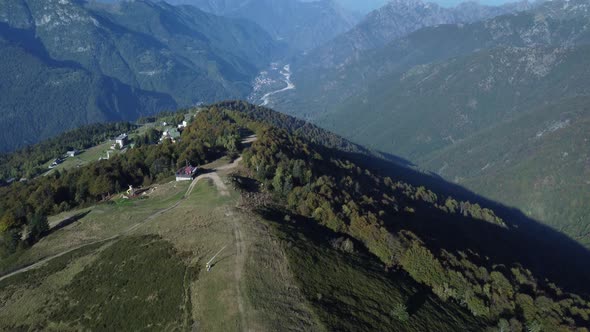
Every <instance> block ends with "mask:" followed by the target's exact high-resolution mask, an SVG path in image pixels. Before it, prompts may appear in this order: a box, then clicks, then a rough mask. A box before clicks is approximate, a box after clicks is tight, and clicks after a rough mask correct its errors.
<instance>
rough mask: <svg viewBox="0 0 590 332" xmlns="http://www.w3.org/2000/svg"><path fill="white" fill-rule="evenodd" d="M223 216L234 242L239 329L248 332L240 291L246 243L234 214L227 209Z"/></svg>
mask: <svg viewBox="0 0 590 332" xmlns="http://www.w3.org/2000/svg"><path fill="white" fill-rule="evenodd" d="M225 216H226V217H227V218H228V219H227V220H228V221H229V222H230V224H231V226H232V227H233V232H234V241H235V244H236V255H235V257H236V259H235V264H234V266H235V270H234V277H235V280H236V285H235V287H236V300H237V302H238V311H239V313H240V327H241V330H242V331H249V330H250V329H249V328H248V327H249V324H248V319H247V316H246V309H245V306H244V298H243V296H242V289H241V286H240V281H241V280H242V273H243V271H244V266H245V264H246V242H245V241H244V235H243V233H242V225H241V224H240V223H239V222H238V221H237V220H236V218H234V213H233V212H232V211H231V210H230V209H227V210H226V213H225Z"/></svg>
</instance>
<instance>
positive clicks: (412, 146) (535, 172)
mask: <svg viewBox="0 0 590 332" xmlns="http://www.w3.org/2000/svg"><path fill="white" fill-rule="evenodd" d="M589 6H590V5H589V4H588V2H587V1H584V0H580V1H567V2H564V1H552V2H546V3H542V4H537V5H536V6H535V7H534V8H531V9H529V10H527V11H523V12H519V13H515V14H510V15H503V16H498V17H495V18H492V19H488V20H485V21H481V22H474V23H471V24H450V25H440V26H433V27H427V28H423V29H420V30H418V31H415V32H413V33H411V34H409V35H408V36H406V37H404V38H400V39H397V40H395V41H393V42H391V43H389V44H388V45H386V46H385V47H382V48H379V49H376V50H373V51H365V52H360V53H359V55H358V57H353V59H352V60H351V61H350V62H347V63H344V64H342V65H341V66H336V67H334V68H332V69H324V70H319V72H318V70H315V69H314V70H315V72H316V74H311V71H310V72H307V73H306V74H305V75H298V74H297V72H295V74H294V84H295V85H296V86H297V89H296V90H291V91H288V92H286V93H284V94H282V95H279V96H276V98H275V100H274V102H275V103H274V105H281V106H279V109H282V110H284V111H287V112H290V113H292V114H297V115H298V116H300V117H304V118H309V119H311V120H312V121H313V122H314V123H316V124H318V125H320V126H321V127H324V128H327V129H329V130H332V131H334V132H336V133H338V134H341V135H343V136H344V137H346V138H348V139H350V140H352V141H355V142H358V143H360V144H363V145H365V146H367V147H370V148H372V149H375V150H381V151H384V152H386V153H391V154H394V155H399V156H401V157H403V158H407V159H409V160H411V161H412V162H414V163H416V164H418V165H420V166H422V167H426V168H427V169H429V170H430V171H433V172H437V173H439V174H440V175H442V176H444V177H445V178H447V179H448V180H450V181H454V182H456V183H459V184H461V185H466V186H467V187H468V188H469V189H471V190H474V191H475V192H477V193H481V194H484V195H486V196H488V197H490V198H492V199H495V200H498V201H500V202H502V203H503V204H506V205H509V206H514V207H516V208H519V209H521V210H523V211H524V212H525V213H526V214H527V215H528V216H530V217H532V218H534V219H537V220H540V221H542V222H543V223H545V224H548V225H550V226H551V227H553V228H554V229H557V230H559V231H562V232H564V233H565V234H567V235H569V236H571V237H573V238H575V239H577V240H578V241H580V242H581V243H584V244H586V245H588V243H589V242H588V241H589V238H588V234H589V233H588V231H589V228H588V227H590V219H588V211H587V209H586V206H588V202H589V197H588V195H587V193H588V187H587V184H586V178H587V176H588V171H587V164H588V158H587V153H586V151H585V148H583V146H584V144H585V142H586V141H585V140H586V138H587V137H586V135H585V134H582V133H584V132H585V131H587V125H586V122H585V120H584V119H585V118H586V113H587V112H586V107H585V106H584V102H583V100H585V98H586V97H587V96H588V95H589V93H590V91H589V90H588V88H587V87H588V84H587V83H588V82H589V81H590V73H589V72H588V63H587V62H588V60H587V59H588V57H587V54H588V52H589V48H588V42H589V41H590V39H589V37H588V36H589V33H590V32H589V30H588V25H587V22H588V9H589V8H590V7H589ZM326 68H328V67H326ZM301 70H303V71H305V68H302V69H301ZM298 77H300V78H299V79H298ZM537 135H539V136H537ZM573 156H575V157H573Z"/></svg>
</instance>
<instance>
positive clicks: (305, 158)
mask: <svg viewBox="0 0 590 332" xmlns="http://www.w3.org/2000/svg"><path fill="white" fill-rule="evenodd" d="M171 116H172V118H170V117H171ZM165 117H167V119H168V120H171V121H175V119H176V117H177V116H175V115H173V114H164V115H162V118H155V119H147V120H145V121H146V122H154V121H162V119H164V118H165ZM178 119H180V117H179V116H178ZM178 119H176V121H177V120H178ZM252 132H254V133H256V135H257V137H258V140H257V141H256V142H254V143H253V144H252V146H250V147H248V148H247V149H245V150H244V151H243V158H244V163H245V166H246V167H247V169H248V170H249V174H250V176H251V177H252V178H254V179H255V180H256V181H258V182H259V183H260V184H262V186H261V188H264V189H263V190H265V191H268V192H270V193H271V194H272V196H273V197H274V202H275V204H276V206H277V207H278V208H280V209H284V211H285V212H286V213H288V214H292V215H294V216H299V217H301V218H304V219H307V220H312V221H314V222H317V223H318V224H321V225H323V226H325V227H327V228H328V229H329V230H331V232H333V233H334V234H336V235H338V236H345V237H346V238H349V239H353V240H354V241H358V242H359V243H362V245H364V247H366V249H367V250H368V251H369V252H370V253H371V254H372V255H374V257H375V258H376V259H378V260H379V261H380V262H381V264H382V266H383V269H384V270H385V271H390V272H391V273H394V272H400V271H401V272H402V273H404V274H406V275H408V276H409V277H411V278H412V279H414V280H415V281H416V282H418V283H420V284H422V285H425V286H427V287H428V288H429V289H430V291H431V292H432V293H433V294H435V295H436V296H437V297H439V298H440V299H441V300H443V301H453V302H454V303H457V304H459V305H461V306H463V307H464V308H465V309H466V310H467V311H468V312H469V313H470V314H471V315H473V316H474V317H477V318H478V319H480V320H482V321H484V322H485V323H486V325H487V326H490V328H492V329H491V330H494V331H497V330H501V331H524V330H526V331H570V330H572V329H575V328H577V327H584V326H589V325H590V302H588V297H587V290H588V288H587V285H585V282H584V280H587V279H584V278H585V277H584V276H588V275H589V274H588V273H587V272H588V271H587V270H575V271H571V274H572V275H573V277H572V278H569V277H568V275H567V274H564V273H563V272H562V271H559V270H556V269H552V268H551V267H552V266H554V265H552V264H560V265H561V266H566V265H565V264H569V262H570V260H572V259H577V257H573V256H572V257H570V258H569V259H568V258H567V257H565V256H563V255H561V254H560V253H553V254H552V253H550V252H549V251H552V250H553V249H552V247H549V246H546V242H543V240H541V239H538V238H537V235H536V233H529V230H530V229H531V228H528V226H527V225H525V224H521V225H519V227H516V226H515V224H514V221H513V220H508V219H506V218H505V217H500V216H499V215H498V214H497V213H496V212H495V211H494V210H493V209H491V208H489V207H486V206H483V205H480V204H479V203H473V202H470V201H467V200H462V199H457V198H454V197H453V196H451V195H449V194H448V193H446V192H441V191H439V190H436V191H434V190H431V189H429V188H428V187H426V186H423V185H413V184H412V183H409V182H406V181H405V180H403V179H401V178H396V177H392V176H384V175H381V174H379V173H378V172H375V171H373V170H371V169H370V168H367V167H365V166H362V165H360V164H358V163H355V162H354V161H351V160H350V159H349V158H348V157H347V156H348V155H349V154H348V153H350V152H351V151H357V152H362V153H370V152H369V151H368V150H363V149H362V148H357V147H356V146H354V145H353V144H351V143H348V142H347V141H345V140H342V139H339V138H338V137H337V136H335V135H332V134H329V133H327V132H325V131H322V130H320V129H318V128H316V127H313V126H306V125H304V124H303V123H301V122H298V120H295V119H293V118H290V117H286V116H284V115H279V114H278V113H274V112H272V111H270V110H268V109H264V108H257V107H252V106H251V105H248V104H243V103H239V102H228V103H224V104H217V105H213V106H210V107H207V108H203V109H201V110H200V111H199V112H197V115H196V116H195V117H194V119H193V120H192V122H191V123H190V124H189V126H188V127H187V128H186V129H185V130H184V131H183V132H182V136H181V140H180V141H179V142H177V143H176V144H172V143H171V142H169V141H164V142H163V143H162V144H153V143H154V140H153V138H150V137H148V136H154V135H153V133H151V132H150V131H148V132H147V133H145V134H144V135H145V137H139V138H137V141H138V142H142V143H141V144H137V145H136V147H135V148H133V149H129V150H128V151H127V152H126V153H124V154H120V155H117V156H115V157H113V158H111V159H109V160H102V161H99V162H95V163H93V164H90V165H88V166H84V167H81V168H78V169H73V170H68V171H63V172H56V173H55V174H52V175H49V176H44V177H38V178H36V179H33V180H31V181H28V182H23V183H20V182H19V183H14V184H12V185H10V186H5V187H2V188H0V232H2V239H1V240H0V242H1V243H0V247H1V250H0V255H1V256H3V257H6V256H8V255H11V254H12V253H14V252H16V251H19V250H26V248H27V246H29V245H31V244H33V243H34V242H35V241H36V240H38V239H39V238H40V237H42V236H43V235H44V233H45V232H46V231H47V229H48V228H47V224H46V217H47V216H49V215H52V214H55V213H58V212H61V211H66V210H69V209H73V208H77V207H83V206H89V205H92V204H96V203H99V202H103V203H104V204H108V202H109V198H111V197H112V195H113V194H116V193H119V192H121V191H122V190H124V189H126V188H127V186H128V185H133V186H148V185H150V184H152V183H159V182H163V181H167V180H169V179H170V178H171V177H172V176H173V174H174V171H175V170H176V169H177V168H178V167H179V166H182V165H185V164H186V163H190V164H193V165H201V164H204V163H207V162H209V161H213V160H215V159H217V158H219V157H221V156H224V155H229V156H231V157H237V155H238V153H239V152H240V151H242V147H241V146H240V142H241V139H242V137H244V136H245V135H249V134H251V133H252ZM31 153H32V152H31ZM11 158H13V159H11ZM367 158H370V157H369V155H366V158H365V159H367ZM41 159H42V158H41ZM41 159H40V160H41ZM5 160H16V157H11V156H8V158H7V159H5ZM2 167H5V166H4V165H3V166H2ZM25 228H26V229H27V230H28V231H29V233H28V234H29V238H28V239H27V240H21V236H22V232H23V230H24V229H25ZM344 242H346V241H344ZM344 242H343V243H344ZM345 244H346V243H345ZM345 244H340V245H341V246H344V245H345ZM537 257H543V259H542V260H539V259H537ZM544 266H547V267H544ZM403 309H404V308H403V306H400V307H399V308H397V309H396V310H397V311H396V316H397V317H399V319H407V312H405V311H404V310H403ZM580 331H583V330H580Z"/></svg>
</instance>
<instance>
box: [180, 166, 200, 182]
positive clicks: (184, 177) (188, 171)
mask: <svg viewBox="0 0 590 332" xmlns="http://www.w3.org/2000/svg"><path fill="white" fill-rule="evenodd" d="M198 170H199V168H198V167H193V166H190V165H189V166H184V167H182V168H181V169H179V170H178V171H176V181H192V180H193V179H194V178H195V175H196V174H197V171H198Z"/></svg>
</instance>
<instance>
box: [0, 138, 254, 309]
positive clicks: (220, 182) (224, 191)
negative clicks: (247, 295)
mask: <svg viewBox="0 0 590 332" xmlns="http://www.w3.org/2000/svg"><path fill="white" fill-rule="evenodd" d="M256 139H257V138H256V136H254V135H253V136H250V137H247V138H246V139H244V140H243V141H242V143H252V142H254V141H256ZM241 161H242V157H240V158H238V159H236V160H234V161H233V162H232V163H231V164H227V165H223V166H220V167H217V168H216V169H214V170H213V172H212V173H207V174H201V175H199V176H197V177H196V178H195V179H194V180H193V182H192V183H191V184H190V186H189V187H188V189H187V191H186V193H185V194H184V196H183V197H182V198H181V199H180V200H178V202H176V203H174V204H173V205H171V206H170V207H167V208H165V209H162V210H160V211H157V212H155V213H154V214H152V215H150V216H149V217H147V218H146V219H144V221H142V222H139V223H137V224H135V225H133V226H131V227H129V228H128V229H126V230H124V231H122V232H121V233H119V234H116V235H114V236H111V237H109V238H106V239H102V240H97V241H93V242H90V243H85V244H83V245H80V246H77V247H74V248H71V249H68V250H66V251H63V252H61V253H59V254H55V255H52V256H49V257H46V258H44V259H42V260H40V261H38V262H36V263H33V264H31V265H28V266H26V267H23V268H21V269H18V270H16V271H13V272H11V273H8V274H5V275H3V276H0V281H2V280H4V279H7V278H10V277H12V276H15V275H17V274H21V273H24V272H27V271H30V270H33V269H36V268H39V267H41V266H43V265H44V264H45V263H48V262H49V261H51V260H53V259H56V258H58V257H61V256H63V255H66V254H68V253H71V252H73V251H76V250H78V249H82V248H84V247H87V246H91V245H94V244H98V243H103V242H108V241H111V240H115V239H117V238H118V237H120V236H122V235H125V234H129V233H131V232H133V231H135V230H137V229H138V228H139V227H141V226H142V225H144V224H145V223H147V222H149V221H151V220H153V219H155V218H157V217H159V216H161V215H162V214H164V213H166V212H168V211H170V210H172V209H174V208H176V207H177V206H178V205H179V204H180V203H181V202H182V201H183V200H185V199H186V198H187V197H188V196H190V194H191V193H192V192H193V189H194V188H195V186H196V185H197V183H198V182H199V181H200V180H202V179H211V180H213V183H214V184H215V186H216V187H217V189H218V190H219V193H220V194H221V195H222V196H229V190H228V188H227V186H226V185H225V183H223V180H221V177H219V174H217V171H218V170H224V171H225V170H230V169H233V168H235V167H237V166H238V164H239V163H240V162H241ZM236 238H237V237H236ZM240 238H241V235H240ZM236 241H237V240H236ZM238 256H240V255H238ZM242 267H243V262H242V265H240V271H239V275H240V276H241V268H242ZM236 273H238V272H236ZM238 280H239V279H238ZM238 291H239V289H238ZM240 307H241V308H242V309H243V305H240ZM240 312H242V311H241V310H240ZM242 316H243V315H242Z"/></svg>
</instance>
